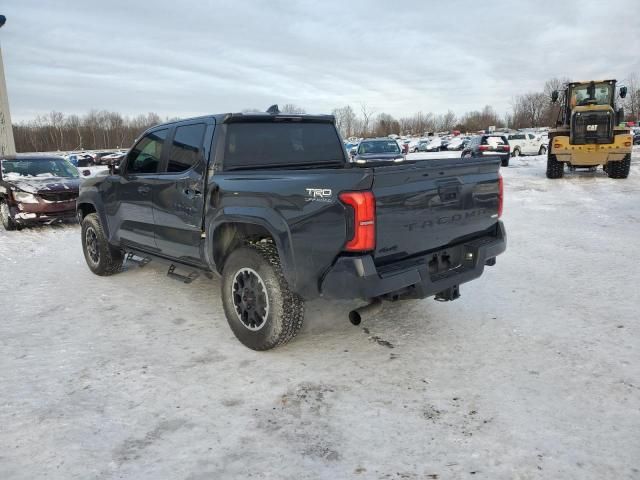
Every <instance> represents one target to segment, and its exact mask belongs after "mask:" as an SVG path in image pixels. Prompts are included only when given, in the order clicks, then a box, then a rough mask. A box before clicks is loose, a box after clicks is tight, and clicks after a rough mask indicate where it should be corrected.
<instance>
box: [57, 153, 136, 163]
mask: <svg viewBox="0 0 640 480" xmlns="http://www.w3.org/2000/svg"><path fill="white" fill-rule="evenodd" d="M126 154H127V150H117V151H115V152H114V151H113V150H111V151H98V152H71V153H69V154H68V155H66V156H65V158H66V159H67V160H68V161H69V162H71V163H72V164H73V165H74V166H76V167H89V166H91V165H112V164H114V163H118V162H120V160H122V159H123V158H124V156H125V155H126Z"/></svg>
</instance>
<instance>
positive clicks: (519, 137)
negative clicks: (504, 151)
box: [507, 132, 547, 157]
mask: <svg viewBox="0 0 640 480" xmlns="http://www.w3.org/2000/svg"><path fill="white" fill-rule="evenodd" d="M507 139H508V140H509V146H510V147H511V156H513V157H518V156H520V155H544V154H546V153H547V144H546V143H545V142H544V140H543V139H542V137H541V136H538V135H536V134H534V133H531V132H516V133H509V134H508V135H507Z"/></svg>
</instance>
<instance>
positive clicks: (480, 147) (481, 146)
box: [478, 145, 489, 152]
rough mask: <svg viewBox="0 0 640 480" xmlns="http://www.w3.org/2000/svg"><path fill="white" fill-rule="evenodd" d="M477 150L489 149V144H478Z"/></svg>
mask: <svg viewBox="0 0 640 480" xmlns="http://www.w3.org/2000/svg"><path fill="white" fill-rule="evenodd" d="M478 150H480V151H481V152H484V151H485V150H489V146H488V145H480V146H479V147H478Z"/></svg>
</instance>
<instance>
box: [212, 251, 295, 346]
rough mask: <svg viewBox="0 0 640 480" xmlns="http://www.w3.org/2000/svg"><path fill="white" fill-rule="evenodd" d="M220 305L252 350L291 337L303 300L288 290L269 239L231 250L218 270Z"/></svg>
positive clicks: (238, 336)
mask: <svg viewBox="0 0 640 480" xmlns="http://www.w3.org/2000/svg"><path fill="white" fill-rule="evenodd" d="M222 304H223V306H224V313H225V315H226V317H227V322H229V326H230V327H231V330H232V331H233V333H234V334H235V336H236V337H237V338H238V340H240V342H242V343H243V344H244V345H245V346H246V347H249V348H251V349H252V350H269V349H271V348H274V347H277V346H279V345H283V344H285V343H287V342H289V341H290V340H291V339H292V338H294V337H295V336H296V335H297V334H298V332H299V331H300V328H301V327H302V322H303V320H304V301H303V299H302V298H301V297H300V296H298V295H296V294H295V293H293V292H292V291H291V290H290V289H289V285H288V284H287V281H286V279H285V278H284V275H283V274H282V267H281V265H280V258H279V257H278V251H277V249H276V247H275V245H274V244H273V243H271V242H264V241H263V242H259V243H255V244H248V245H245V246H243V247H240V248H238V249H236V250H234V251H233V252H232V253H231V254H230V255H229V258H228V259H227V261H226V262H225V264H224V269H223V272H222Z"/></svg>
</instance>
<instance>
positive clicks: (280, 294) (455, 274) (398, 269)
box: [77, 108, 506, 350]
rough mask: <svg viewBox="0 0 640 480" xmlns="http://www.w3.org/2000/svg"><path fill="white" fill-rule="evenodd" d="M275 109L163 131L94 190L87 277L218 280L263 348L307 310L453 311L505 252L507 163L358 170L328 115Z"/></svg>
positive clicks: (90, 185)
mask: <svg viewBox="0 0 640 480" xmlns="http://www.w3.org/2000/svg"><path fill="white" fill-rule="evenodd" d="M269 112H270V113H264V114H262V113H251V114H239V113H227V114H218V115H210V116H204V117H199V118H192V119H189V120H181V121H177V122H172V123H167V124H163V125H158V126H155V127H153V128H151V129H149V130H147V131H146V132H145V133H143V134H142V135H141V136H140V137H139V139H138V140H137V141H136V142H135V144H134V146H133V147H132V149H131V150H130V151H129V152H128V154H127V155H126V157H125V158H124V159H123V160H122V162H121V163H120V165H118V166H114V167H113V168H112V169H111V171H110V174H108V175H103V176H97V177H95V178H89V179H87V180H86V181H85V182H83V184H82V185H81V188H80V195H79V197H78V201H77V212H78V217H79V220H80V222H81V225H82V229H81V232H82V247H83V250H84V256H85V259H86V262H87V264H88V267H89V269H90V270H91V271H92V272H93V273H95V274H97V275H111V274H114V273H116V272H118V271H119V270H120V269H121V267H122V265H123V262H125V261H132V262H134V263H138V264H139V265H141V266H142V265H145V264H146V263H148V262H149V261H150V260H159V261H164V262H165V263H167V264H168V265H169V271H168V275H169V276H171V277H174V278H177V279H180V280H183V281H185V282H187V283H188V282H190V281H191V280H192V279H193V278H195V277H196V276H197V275H198V274H199V273H204V274H206V275H207V276H212V275H213V274H219V275H221V277H222V280H221V297H222V304H223V308H224V312H225V315H226V318H227V320H228V322H229V325H230V327H231V329H232V330H233V332H234V334H235V335H236V337H237V338H238V339H239V340H240V341H241V342H242V343H243V344H244V345H246V346H247V347H249V348H252V349H254V350H267V349H271V348H273V347H276V346H278V345H281V344H284V343H286V342H288V341H289V340H291V339H292V338H293V337H294V336H295V335H296V334H297V332H298V331H299V330H300V327H301V326H302V322H303V317H304V303H305V301H306V300H310V299H313V298H317V297H325V298H340V299H362V300H364V301H366V302H368V305H375V304H376V303H378V304H379V303H380V302H381V301H382V300H400V299H408V298H425V297H429V296H435V298H436V299H437V300H442V301H447V300H454V299H456V298H457V297H458V296H459V286H460V284H462V283H465V282H468V281H470V280H473V279H475V278H478V277H479V276H480V275H481V274H482V273H483V270H484V267H485V265H493V264H495V258H496V256H497V255H499V254H500V253H502V252H503V251H504V250H505V247H506V239H505V229H504V227H503V224H502V222H501V221H500V219H499V218H500V215H501V211H502V198H503V190H502V178H501V176H500V174H499V171H498V170H499V165H500V160H499V159H497V158H493V157H479V158H474V159H464V160H461V159H455V158H454V159H440V160H429V161H405V162H402V163H396V162H393V161H389V162H383V161H379V160H376V161H375V162H373V163H370V164H369V163H355V162H350V161H349V158H348V155H347V152H346V151H345V149H344V148H343V143H342V140H341V138H340V135H339V133H338V131H337V129H336V127H335V121H334V118H333V117H332V116H329V115H289V114H286V115H285V114H280V113H279V112H278V110H277V109H273V108H271V109H270V110H269ZM352 313H354V312H352ZM355 313H356V315H354V316H353V317H352V321H354V320H355V319H356V318H357V312H355ZM354 323H355V321H354Z"/></svg>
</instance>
